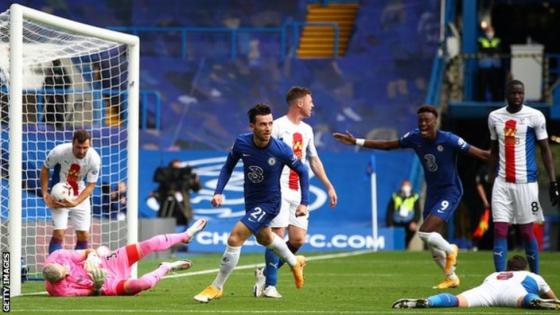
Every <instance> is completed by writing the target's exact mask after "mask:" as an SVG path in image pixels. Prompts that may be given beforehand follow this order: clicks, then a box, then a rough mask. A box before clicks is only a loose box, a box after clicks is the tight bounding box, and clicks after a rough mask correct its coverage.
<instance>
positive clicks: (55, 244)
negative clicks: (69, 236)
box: [49, 237, 62, 254]
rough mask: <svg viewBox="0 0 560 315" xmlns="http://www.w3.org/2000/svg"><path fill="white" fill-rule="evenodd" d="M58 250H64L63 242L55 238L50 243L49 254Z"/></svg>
mask: <svg viewBox="0 0 560 315" xmlns="http://www.w3.org/2000/svg"><path fill="white" fill-rule="evenodd" d="M58 249H62V240H59V239H57V238H54V237H53V238H51V241H50V243H49V254H50V253H52V252H54V251H55V250H58Z"/></svg>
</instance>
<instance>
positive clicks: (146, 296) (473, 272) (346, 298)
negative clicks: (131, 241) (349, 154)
mask: <svg viewBox="0 0 560 315" xmlns="http://www.w3.org/2000/svg"><path fill="white" fill-rule="evenodd" d="M510 255H513V253H511V252H510ZM313 256H316V255H309V257H313ZM219 258H220V256H219V255H192V256H190V257H189V259H191V260H192V261H193V268H191V269H190V270H187V271H184V272H181V273H175V274H172V275H178V274H185V275H187V274H189V273H194V272H197V271H199V272H200V271H204V270H209V269H215V268H217V266H218V261H219ZM262 259H263V255H256V254H242V255H241V259H240V262H239V266H243V265H250V264H255V263H261V262H262ZM158 263H159V261H155V260H150V261H143V262H142V263H141V264H140V267H139V273H140V274H144V273H146V272H148V271H150V270H152V269H154V268H155V267H156V266H157V265H158ZM492 270H493V265H492V254H491V252H462V253H461V254H460V255H459V265H458V270H457V272H458V274H459V276H460V278H461V287H460V288H459V289H451V290H447V292H451V293H455V294H457V293H459V292H461V291H462V290H466V289H469V288H472V287H474V286H476V285H478V284H480V283H481V282H482V280H483V279H484V277H485V276H486V275H488V274H489V273H490V272H492ZM253 271H254V268H246V269H241V270H236V271H234V273H233V274H232V276H231V277H230V279H229V281H228V282H227V283H226V287H225V292H224V297H223V298H221V299H219V300H215V301H212V302H211V303H209V304H199V303H197V302H195V301H194V300H193V299H192V297H193V296H194V295H195V294H197V293H198V292H199V291H201V290H202V289H204V288H205V287H206V286H207V285H208V284H209V283H210V282H211V281H212V280H213V279H214V276H215V272H211V273H204V272H201V273H198V274H193V275H189V276H184V277H171V278H166V279H163V280H162V281H161V282H160V283H159V285H158V286H157V287H156V288H155V289H153V290H151V291H149V292H144V293H143V294H141V295H139V296H119V297H82V298H54V297H48V296H46V295H24V296H21V297H17V298H14V299H12V305H11V308H12V312H14V313H29V314H100V313H101V314H113V313H114V314H117V313H129V314H179V313H187V314H207V313H218V314H431V313H443V314H457V313H470V314H480V313H482V314H511V313H530V314H538V313H540V312H538V311H530V310H523V309H511V308H471V309H424V310H422V309H413V310H392V309H391V303H392V302H393V301H394V300H396V299H398V298H402V297H410V298H415V297H426V296H429V295H432V294H435V293H436V292H437V291H436V290H434V289H431V287H432V286H433V285H434V284H436V283H438V282H439V281H440V280H442V278H443V276H442V273H441V271H440V270H439V269H438V268H437V267H436V265H435V264H434V262H433V261H432V259H431V257H430V254H429V253H428V252H380V253H367V254H361V255H355V256H348V257H338V258H327V259H320V260H312V261H310V262H309V263H308V266H307V267H306V268H305V286H304V287H303V288H302V289H296V288H295V287H294V284H293V281H292V275H291V273H290V272H289V269H288V268H283V269H282V270H281V271H280V275H279V291H280V292H281V293H282V294H283V296H284V298H282V299H279V300H272V299H264V298H259V299H255V298H254V297H253V296H252V287H253V281H254V276H253ZM541 274H542V275H543V276H544V278H545V280H547V282H548V284H549V285H550V286H551V287H552V289H553V290H555V292H556V293H557V294H558V293H560V254H558V253H543V254H541ZM40 291H44V289H43V284H42V283H40V282H26V283H25V284H24V285H23V292H24V293H26V294H28V293H33V292H40Z"/></svg>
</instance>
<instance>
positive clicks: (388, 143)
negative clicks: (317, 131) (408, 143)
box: [333, 131, 401, 150]
mask: <svg viewBox="0 0 560 315" xmlns="http://www.w3.org/2000/svg"><path fill="white" fill-rule="evenodd" d="M333 137H334V138H335V139H336V140H338V141H340V142H342V143H344V144H349V145H359V146H362V147H364V148H370V149H380V150H392V149H398V148H400V147H401V145H400V142H399V140H366V139H357V138H356V137H354V136H353V135H352V134H351V133H350V132H349V131H346V133H341V132H335V133H333Z"/></svg>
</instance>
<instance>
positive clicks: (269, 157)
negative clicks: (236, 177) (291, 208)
mask: <svg viewBox="0 0 560 315" xmlns="http://www.w3.org/2000/svg"><path fill="white" fill-rule="evenodd" d="M239 159H241V160H242V161H243V174H244V180H245V183H244V185H243V188H244V194H245V207H246V209H249V208H251V207H253V206H261V205H268V206H267V207H264V209H266V210H267V212H271V213H272V214H277V213H278V211H279V210H280V200H281V194H280V175H281V174H282V169H283V168H284V166H285V165H287V166H288V167H290V168H291V169H293V170H294V171H296V172H297V173H298V175H299V179H300V185H301V188H302V189H301V204H304V205H307V204H308V191H309V175H308V173H307V169H306V167H305V166H304V164H303V163H302V162H301V161H300V160H299V159H298V158H297V157H296V156H295V155H294V153H293V151H292V149H290V147H289V146H288V145H287V144H285V143H284V142H282V141H280V140H277V139H275V138H274V137H271V138H270V142H269V143H268V145H267V146H266V147H264V148H259V147H257V146H256V145H255V143H254V142H253V133H246V134H242V135H240V136H238V137H237V139H236V140H235V143H234V144H233V148H232V149H231V151H230V152H229V154H228V157H227V159H226V162H225V164H224V166H223V168H222V170H221V172H220V177H219V178H218V184H217V186H216V190H215V192H214V193H215V194H222V193H223V190H224V187H225V186H226V183H227V181H228V180H229V178H230V176H231V173H232V172H233V169H234V168H235V165H236V164H237V162H238V161H239Z"/></svg>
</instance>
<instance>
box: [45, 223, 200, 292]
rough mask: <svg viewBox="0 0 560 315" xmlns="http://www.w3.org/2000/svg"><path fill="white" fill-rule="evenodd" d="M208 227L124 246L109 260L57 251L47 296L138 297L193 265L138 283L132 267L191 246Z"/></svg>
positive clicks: (48, 266) (170, 265)
mask: <svg viewBox="0 0 560 315" xmlns="http://www.w3.org/2000/svg"><path fill="white" fill-rule="evenodd" d="M207 223H208V221H207V220H206V219H199V220H197V221H196V222H195V223H194V224H193V225H192V226H191V227H189V228H188V229H187V230H186V231H185V232H183V233H174V234H162V235H157V236H154V237H152V238H150V239H148V240H146V241H142V242H140V243H136V244H130V245H126V246H123V247H121V248H119V249H117V250H116V251H114V252H112V253H111V254H109V255H107V256H100V255H98V254H97V252H96V251H95V250H94V249H86V250H65V249H59V250H56V251H54V252H53V253H52V254H50V255H49V257H48V258H47V261H46V263H45V266H44V268H43V277H44V278H45V287H46V289H47V292H48V293H49V295H51V296H87V295H136V294H139V293H140V292H142V291H146V290H149V289H151V288H153V287H155V286H156V285H157V284H158V282H159V281H160V279H161V277H163V276H164V275H166V274H167V273H168V272H170V271H177V270H186V269H189V268H190V267H191V262H190V261H189V260H178V261H175V262H163V263H162V264H161V265H160V266H159V267H158V268H157V269H156V270H154V271H152V272H149V273H147V274H145V275H143V276H142V277H140V278H138V279H131V269H132V265H133V264H134V263H136V262H137V261H139V260H141V259H142V258H144V257H146V256H147V255H149V254H151V253H153V252H156V251H163V250H166V249H168V248H170V247H171V246H174V245H177V244H180V243H186V244H188V243H190V242H191V240H192V239H193V238H194V236H195V235H196V233H198V232H200V231H202V230H203V229H204V228H205V227H206V224H207Z"/></svg>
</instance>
